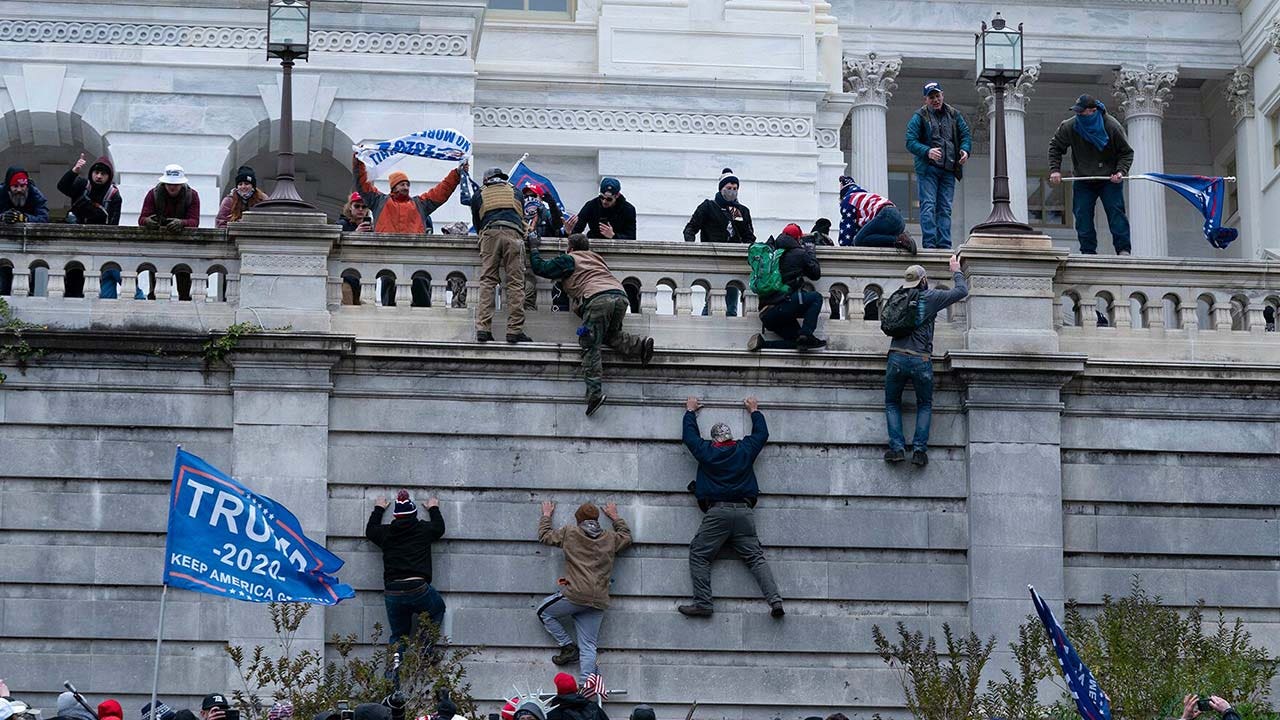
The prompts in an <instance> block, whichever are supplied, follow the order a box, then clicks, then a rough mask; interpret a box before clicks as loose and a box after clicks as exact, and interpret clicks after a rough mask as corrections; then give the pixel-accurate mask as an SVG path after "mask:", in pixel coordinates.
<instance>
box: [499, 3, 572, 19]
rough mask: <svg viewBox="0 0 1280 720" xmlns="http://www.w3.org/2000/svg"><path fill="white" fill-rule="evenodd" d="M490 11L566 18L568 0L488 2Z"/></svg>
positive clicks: (569, 7)
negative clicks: (543, 14) (540, 14)
mask: <svg viewBox="0 0 1280 720" xmlns="http://www.w3.org/2000/svg"><path fill="white" fill-rule="evenodd" d="M489 9H490V10H504V11H514V12H532V13H545V14H546V16H547V17H552V18H553V17H560V18H568V17H570V15H571V13H570V10H571V9H572V5H571V4H570V0H489Z"/></svg>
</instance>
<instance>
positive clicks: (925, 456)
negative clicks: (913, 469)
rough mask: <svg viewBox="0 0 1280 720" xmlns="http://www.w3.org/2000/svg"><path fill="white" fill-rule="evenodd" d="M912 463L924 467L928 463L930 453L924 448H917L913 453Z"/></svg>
mask: <svg viewBox="0 0 1280 720" xmlns="http://www.w3.org/2000/svg"><path fill="white" fill-rule="evenodd" d="M911 464H912V465H916V466H919V467H924V466H925V465H928V464H929V453H927V452H925V451H924V450H916V451H915V452H913V453H911Z"/></svg>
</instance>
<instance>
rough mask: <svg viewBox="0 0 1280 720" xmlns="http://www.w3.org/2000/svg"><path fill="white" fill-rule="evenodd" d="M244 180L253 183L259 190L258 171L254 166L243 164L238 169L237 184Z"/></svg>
mask: <svg viewBox="0 0 1280 720" xmlns="http://www.w3.org/2000/svg"><path fill="white" fill-rule="evenodd" d="M242 182H247V183H253V189H255V190H257V189H258V173H256V172H254V171H253V168H251V167H249V166H248V165H241V166H240V169H239V170H236V184H237V185H239V184H240V183H242Z"/></svg>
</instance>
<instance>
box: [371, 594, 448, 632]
mask: <svg viewBox="0 0 1280 720" xmlns="http://www.w3.org/2000/svg"><path fill="white" fill-rule="evenodd" d="M382 598H383V600H384V601H385V602H386V604H387V624H388V625H390V626H391V627H390V635H389V636H388V637H387V643H388V644H389V645H394V644H395V643H396V642H398V641H399V640H400V639H401V638H409V637H412V635H413V618H414V616H416V615H417V614H418V613H426V614H427V616H428V617H430V618H431V622H433V623H435V624H436V627H437V628H439V627H440V626H441V624H442V623H444V598H442V597H440V593H438V592H436V589H435V588H433V587H431V583H429V582H425V581H422V580H393V581H392V582H389V583H387V589H386V590H385V591H384V592H383V595H382Z"/></svg>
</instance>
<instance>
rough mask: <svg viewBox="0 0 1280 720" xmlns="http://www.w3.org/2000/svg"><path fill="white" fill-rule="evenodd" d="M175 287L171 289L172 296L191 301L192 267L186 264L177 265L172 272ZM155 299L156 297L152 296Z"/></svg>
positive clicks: (183, 300)
mask: <svg viewBox="0 0 1280 720" xmlns="http://www.w3.org/2000/svg"><path fill="white" fill-rule="evenodd" d="M172 277H173V288H172V289H170V290H169V292H170V293H171V294H170V295H169V297H170V298H172V297H173V296H174V295H176V296H177V297H178V300H180V301H182V302H190V301H191V268H190V267H188V266H186V265H175V266H174V267H173V272H172ZM152 299H153V300H154V299H155V298H152Z"/></svg>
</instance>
